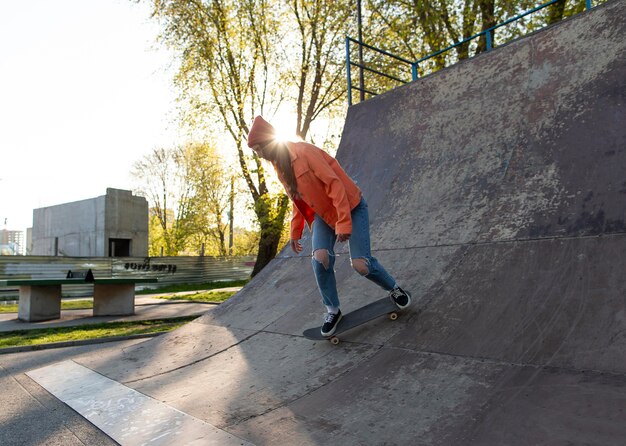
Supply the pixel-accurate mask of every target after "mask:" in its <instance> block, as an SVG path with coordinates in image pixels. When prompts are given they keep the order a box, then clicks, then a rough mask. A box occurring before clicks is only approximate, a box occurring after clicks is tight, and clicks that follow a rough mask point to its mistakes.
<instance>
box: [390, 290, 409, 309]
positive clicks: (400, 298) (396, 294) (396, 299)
mask: <svg viewBox="0 0 626 446" xmlns="http://www.w3.org/2000/svg"><path fill="white" fill-rule="evenodd" d="M389 298H390V299H391V300H392V301H393V303H394V304H396V306H397V307H398V308H400V309H403V308H406V307H408V306H409V305H411V295H410V294H409V293H408V292H406V291H404V290H403V289H402V288H400V287H399V286H397V287H395V288H394V289H393V290H391V291H390V292H389Z"/></svg>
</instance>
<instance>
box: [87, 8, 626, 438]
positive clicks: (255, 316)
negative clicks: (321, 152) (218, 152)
mask: <svg viewBox="0 0 626 446" xmlns="http://www.w3.org/2000/svg"><path fill="white" fill-rule="evenodd" d="M624 36H626V1H625V0H614V1H611V2H608V3H607V4H605V5H603V6H600V7H597V8H595V9H594V10H592V11H591V12H587V13H584V14H580V15H579V16H577V17H575V18H572V19H570V20H567V21H564V22H562V23H560V24H558V25H556V26H553V27H550V28H548V29H545V30H543V31H540V32H537V33H535V34H533V35H531V36H529V37H526V38H524V39H521V40H518V41H516V42H513V43H511V44H508V45H506V46H504V47H502V48H499V49H497V50H495V51H492V52H490V53H488V54H483V55H481V56H479V57H476V58H474V59H472V60H469V61H466V62H463V63H460V64H458V65H456V66H453V67H451V68H448V69H445V70H443V71H440V72H438V73H436V74H434V75H432V76H429V77H427V78H425V79H422V80H420V81H418V82H415V83H412V84H410V85H407V86H404V87H402V88H398V89H396V90H394V91H391V92H389V93H387V94H384V95H382V96H379V97H377V98H375V99H372V100H370V101H367V102H364V103H361V104H358V105H356V106H353V107H351V108H350V110H349V112H348V115H347V118H346V123H345V129H344V134H343V138H342V141H341V145H340V148H339V152H338V158H339V159H340V161H341V163H342V164H343V165H344V166H345V168H346V170H348V171H349V173H350V174H351V175H352V176H353V177H354V178H355V179H356V180H357V181H358V183H359V185H360V186H361V187H362V189H363V190H364V192H365V195H366V197H367V199H368V202H369V207H370V215H371V229H372V240H373V248H374V251H375V255H376V256H377V257H378V258H379V259H380V260H381V261H382V262H383V264H384V265H386V266H387V267H388V269H389V270H390V271H391V272H392V273H393V274H394V275H395V276H396V277H397V278H398V280H399V281H400V282H401V284H402V285H404V286H405V287H406V288H408V289H410V290H411V291H412V292H413V295H414V298H415V300H416V303H415V305H414V306H413V307H412V308H411V309H410V310H409V311H407V312H405V313H404V314H403V315H402V316H401V317H400V318H399V319H398V320H397V321H395V322H391V321H388V320H383V319H380V320H377V321H375V322H373V323H371V324H368V325H366V326H364V327H363V328H362V329H355V330H354V331H352V332H350V333H349V334H346V335H345V336H344V340H343V342H342V343H340V344H339V345H338V346H333V345H331V344H330V343H328V342H317V343H314V342H311V341H308V340H306V339H304V338H303V337H302V336H301V333H302V331H303V329H304V328H307V327H309V326H313V325H315V324H318V323H319V321H320V317H321V306H320V302H319V297H318V294H317V291H316V287H315V283H314V278H313V274H312V271H311V266H310V259H309V258H308V257H306V256H300V257H293V256H291V254H290V252H288V251H287V250H285V251H283V252H282V253H281V255H280V256H279V258H277V259H275V260H274V261H273V262H272V263H271V264H270V265H269V266H268V267H266V268H265V269H264V270H263V271H262V272H261V273H260V274H259V275H258V276H257V277H256V278H255V279H254V280H253V281H252V282H251V283H250V284H249V285H248V286H246V287H245V288H244V289H243V290H242V291H241V292H240V293H238V295H237V296H235V297H233V298H232V299H231V300H230V301H228V302H227V303H225V304H223V305H221V306H220V307H219V308H216V309H215V310H214V311H211V312H210V313H207V314H206V315H205V316H203V317H202V318H200V319H198V320H196V321H195V322H194V323H191V324H188V325H187V326H185V327H184V328H182V329H180V330H177V331H175V332H173V333H171V334H169V335H166V336H162V337H159V338H158V339H154V340H151V341H147V342H144V343H141V344H138V345H135V346H133V347H131V348H129V349H126V350H125V351H119V352H114V353H108V354H107V355H101V356H84V357H78V358H75V362H77V363H78V364H80V365H81V366H83V367H87V368H89V369H91V370H94V371H97V372H98V373H101V374H102V375H104V376H106V377H108V378H110V379H112V380H115V381H117V382H119V383H122V384H124V385H125V386H127V387H130V388H132V389H134V390H136V391H139V392H141V393H142V394H145V395H147V396H149V397H150V398H152V399H154V400H156V401H160V402H163V403H166V404H167V405H169V406H171V407H173V408H175V409H177V410H179V411H182V412H184V413H185V414H188V415H190V416H192V417H194V418H195V419H198V420H202V421H203V422H205V423H207V424H208V425H210V426H214V427H215V428H217V429H220V430H221V431H223V432H225V433H227V434H229V435H232V436H234V437H236V438H240V439H244V440H246V441H248V442H251V443H254V444H259V445H260V444H267V445H269V444H281V445H283V444H284V445H296V444H307V445H308V444H320V445H322V444H324V445H326V444H341V445H382V444H386V445H520V446H522V445H523V446H526V445H540V444H541V445H544V444H545V445H548V444H549V445H566V444H568V445H604V446H606V445H616V446H617V445H623V444H625V442H626V354H625V352H626V274H625V272H626V38H625V37H624ZM305 241H306V242H307V243H308V240H305ZM306 251H309V248H305V252H306ZM340 254H341V255H340V258H339V261H338V262H337V275H338V283H339V291H340V295H341V298H342V303H343V307H344V311H350V310H351V309H354V308H357V307H358V306H361V305H363V304H365V303H367V302H369V301H372V300H374V299H376V298H378V297H380V296H381V292H380V291H379V290H378V289H377V288H376V287H375V286H374V285H372V284H370V283H369V282H367V281H366V280H364V279H362V278H361V277H359V276H358V275H357V274H356V273H354V272H353V271H352V270H351V268H350V265H349V261H348V256H347V253H346V252H345V249H344V250H343V251H340Z"/></svg>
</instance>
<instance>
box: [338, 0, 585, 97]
mask: <svg viewBox="0 0 626 446" xmlns="http://www.w3.org/2000/svg"><path fill="white" fill-rule="evenodd" d="M559 1H562V0H551V1H549V2H547V3H544V4H541V5H539V6H537V7H535V8H533V9H531V10H528V11H526V12H523V13H521V14H519V15H517V16H515V17H512V18H510V19H508V20H506V21H504V22H502V23H498V24H497V25H495V26H492V27H491V28H488V29H485V30H483V31H481V32H479V33H477V34H474V35H473V36H471V37H468V38H466V39H464V40H462V41H460V42H456V43H454V44H453V45H450V46H448V47H446V48H444V49H442V50H439V51H435V52H434V53H431V54H429V55H427V56H425V57H422V58H420V59H418V60H416V61H410V60H408V59H405V58H403V57H400V56H397V55H395V54H392V53H390V52H388V51H385V50H382V49H380V48H376V47H374V46H372V45H368V44H366V43H364V42H361V41H359V40H356V39H353V38H351V37H346V70H347V82H348V105H352V104H353V101H352V90H357V91H359V92H360V93H361V95H360V97H361V101H362V100H364V94H368V95H370V96H376V95H378V94H380V93H378V92H375V91H372V90H371V89H369V88H366V87H365V85H364V83H363V72H364V71H367V72H369V73H373V74H374V75H377V76H381V77H384V78H386V79H390V80H393V81H395V82H398V83H400V84H407V83H409V82H412V81H416V80H417V79H418V78H419V69H420V64H423V63H424V62H426V61H428V60H430V59H433V58H435V57H438V56H441V55H442V54H444V53H446V52H448V51H450V50H452V49H454V48H457V47H459V46H462V45H465V44H467V43H469V42H470V41H472V40H474V39H480V38H481V37H483V36H484V39H485V43H486V45H485V51H490V50H491V49H493V40H494V34H495V31H496V30H497V29H499V28H502V27H503V26H507V25H509V24H511V23H513V22H516V21H518V20H521V19H523V18H524V17H526V16H529V15H531V14H535V13H536V12H538V11H541V10H543V9H545V8H547V7H549V6H551V5H553V4H555V3H557V2H559ZM584 1H585V9H586V10H587V11H588V10H590V9H592V8H593V5H592V0H584ZM351 44H356V45H357V46H358V48H359V52H360V54H362V49H363V48H366V49H368V50H371V51H374V52H376V53H378V54H381V55H383V56H384V57H388V58H390V59H393V60H394V61H396V63H399V65H396V66H394V69H395V70H396V71H397V70H402V67H403V66H404V67H406V68H407V69H409V68H410V79H403V78H402V77H400V75H398V74H390V73H384V72H383V71H381V70H380V69H377V68H372V67H371V66H368V65H366V64H365V63H363V62H362V61H359V62H355V61H353V60H352V58H351V56H350V45H351ZM351 67H357V68H358V69H359V74H360V75H359V78H360V83H359V86H356V85H353V84H352V71H351ZM407 76H408V74H407Z"/></svg>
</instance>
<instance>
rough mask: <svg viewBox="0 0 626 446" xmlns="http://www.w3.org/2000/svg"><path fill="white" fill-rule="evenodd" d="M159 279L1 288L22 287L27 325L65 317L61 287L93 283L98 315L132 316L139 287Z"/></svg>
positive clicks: (15, 282) (76, 280)
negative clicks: (136, 286)
mask: <svg viewBox="0 0 626 446" xmlns="http://www.w3.org/2000/svg"><path fill="white" fill-rule="evenodd" d="M157 281H158V280H157V279H153V278H140V277H128V278H126V277H124V278H93V275H91V276H90V277H89V279H88V280H86V279H85V278H84V277H71V274H68V277H67V278H65V279H8V280H0V286H17V287H19V293H20V298H19V304H18V315H17V317H18V319H20V320H22V321H25V322H37V321H46V320H50V319H59V318H60V317H61V287H62V286H68V285H69V286H71V285H85V283H93V315H94V316H128V315H132V314H135V285H136V284H139V283H155V282H157Z"/></svg>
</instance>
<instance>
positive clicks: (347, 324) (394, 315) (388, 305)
mask: <svg viewBox="0 0 626 446" xmlns="http://www.w3.org/2000/svg"><path fill="white" fill-rule="evenodd" d="M399 312H400V309H399V308H398V307H397V306H396V305H395V304H394V303H393V302H392V301H391V299H389V297H383V298H382V299H379V300H377V301H375V302H372V303H370V304H367V305H365V306H364V307H361V308H357V309H356V310H354V311H351V312H350V313H347V314H344V315H343V317H342V318H341V320H340V321H339V324H338V325H337V329H336V330H335V333H334V334H333V335H331V336H322V333H321V331H322V326H321V325H320V326H319V327H313V328H309V329H306V330H304V332H303V333H302V334H303V335H304V337H305V338H307V339H311V340H312V341H330V342H331V343H332V344H334V345H337V344H339V335H340V334H341V333H343V332H345V331H348V330H350V329H352V328H355V327H358V326H359V325H362V324H364V323H366V322H369V321H371V320H372V319H376V318H378V317H380V316H384V315H385V314H386V315H388V317H389V319H391V320H392V321H395V320H396V319H398V313H399Z"/></svg>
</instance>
